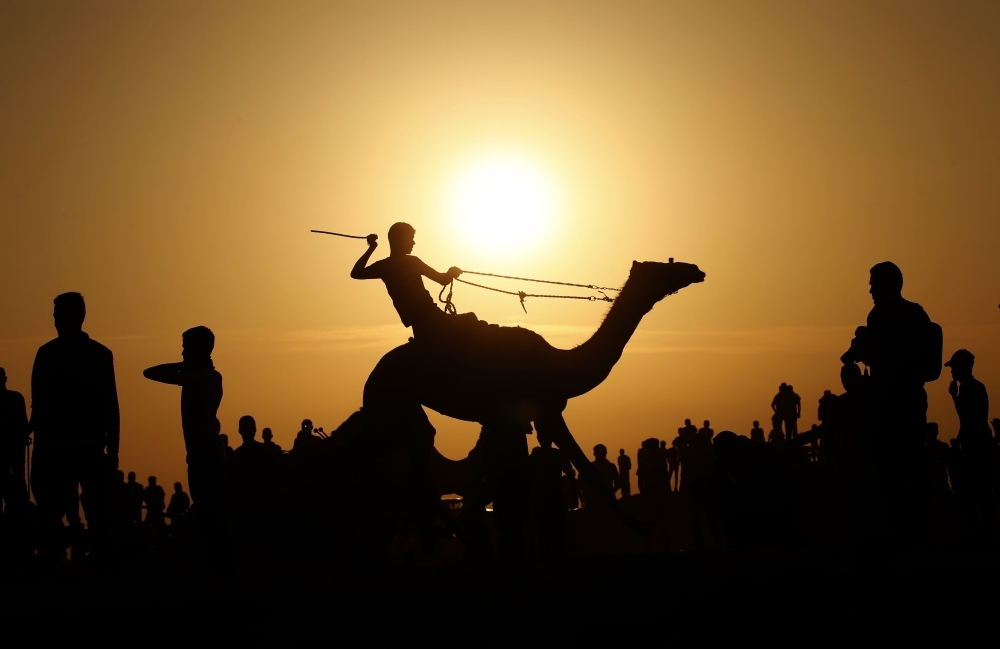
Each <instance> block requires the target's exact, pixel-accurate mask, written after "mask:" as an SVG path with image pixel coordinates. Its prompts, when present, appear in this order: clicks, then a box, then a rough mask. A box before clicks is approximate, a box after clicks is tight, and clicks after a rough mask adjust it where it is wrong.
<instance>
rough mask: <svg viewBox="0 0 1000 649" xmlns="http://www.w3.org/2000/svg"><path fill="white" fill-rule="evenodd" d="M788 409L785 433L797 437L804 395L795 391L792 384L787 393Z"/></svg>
mask: <svg viewBox="0 0 1000 649" xmlns="http://www.w3.org/2000/svg"><path fill="white" fill-rule="evenodd" d="M785 395H786V397H785V398H786V399H787V400H788V401H787V407H788V410H787V411H786V412H785V435H786V436H787V437H788V439H795V438H796V437H797V436H798V434H799V417H801V416H802V397H800V396H799V395H797V394H796V393H795V390H794V389H793V388H792V386H791V385H789V386H788V390H787V391H786V393H785Z"/></svg>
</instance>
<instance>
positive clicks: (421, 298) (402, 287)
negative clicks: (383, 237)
mask: <svg viewBox="0 0 1000 649" xmlns="http://www.w3.org/2000/svg"><path fill="white" fill-rule="evenodd" d="M415 235H416V230H415V229H413V226H411V225H409V224H407V223H394V224H393V225H392V227H390V228H389V256H388V257H386V258H385V259H382V260H381V261H377V262H375V263H374V264H372V265H370V266H367V264H368V260H369V259H370V258H371V256H372V253H373V252H375V248H377V247H378V236H377V235H374V234H370V235H368V250H367V251H365V253H364V254H363V255H361V258H360V259H358V261H357V262H356V263H355V264H354V268H352V269H351V277H352V278H353V279H380V280H382V281H383V282H384V283H385V288H386V290H387V291H388V292H389V297H390V298H392V305H393V306H394V307H396V313H398V314H399V319H400V320H402V322H403V326H404V327H413V337H414V340H418V341H425V340H428V339H431V340H432V341H434V342H443V341H444V338H445V337H446V336H447V333H446V332H447V331H448V330H450V328H451V327H450V325H452V324H453V322H452V321H451V320H450V319H448V318H447V317H446V314H445V313H444V312H443V311H441V310H440V309H438V308H437V306H436V305H435V302H434V298H433V297H431V294H430V293H429V292H428V291H427V289H426V288H425V287H424V282H423V279H422V278H423V277H426V278H428V279H430V280H433V281H435V282H437V283H438V284H440V285H441V286H447V285H448V284H449V283H451V282H452V281H453V280H454V279H455V278H456V277H458V276H459V275H461V274H462V271H461V270H460V269H458V268H456V267H454V266H453V267H451V268H449V269H448V272H447V273H439V272H437V271H436V270H434V269H433V268H431V267H430V266H428V265H427V264H425V263H424V262H423V261H421V260H420V258H419V257H415V256H413V255H411V254H410V253H411V252H412V251H413V246H414V236H415Z"/></svg>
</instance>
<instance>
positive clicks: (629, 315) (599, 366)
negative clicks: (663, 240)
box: [560, 283, 656, 396]
mask: <svg viewBox="0 0 1000 649" xmlns="http://www.w3.org/2000/svg"><path fill="white" fill-rule="evenodd" d="M655 303H656V300H655V299H653V298H649V297H648V296H644V295H642V292H641V291H640V290H638V289H637V288H636V287H635V286H634V285H632V286H630V284H629V283H626V284H625V286H624V287H623V288H622V292H621V294H620V295H619V296H618V299H616V300H615V302H614V304H612V305H611V310H610V311H608V315H607V316H606V317H605V318H604V322H602V323H601V326H600V327H599V328H598V329H597V331H596V332H594V335H593V336H591V337H590V339H589V340H587V342H585V343H583V344H582V345H580V346H579V347H576V348H575V349H571V350H569V351H567V352H565V355H564V359H563V360H564V366H563V367H562V368H560V369H562V370H563V372H562V374H563V377H565V378H564V380H565V381H566V382H567V386H566V387H567V392H569V393H570V394H568V395H567V396H577V395H579V394H583V393H585V392H589V391H590V390H592V389H594V388H595V387H597V386H598V385H599V384H600V383H601V382H602V381H603V380H604V379H605V378H607V376H608V374H609V373H610V372H611V369H612V368H613V367H614V366H615V363H617V362H618V359H620V358H621V355H622V351H624V349H625V345H626V344H627V343H628V341H629V339H630V338H631V337H632V334H633V333H635V330H636V328H637V327H638V326H639V322H641V321H642V318H643V316H645V315H646V314H647V313H649V311H650V309H652V308H653V305H654V304H655Z"/></svg>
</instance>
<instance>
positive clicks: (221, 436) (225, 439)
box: [219, 433, 229, 448]
mask: <svg viewBox="0 0 1000 649" xmlns="http://www.w3.org/2000/svg"><path fill="white" fill-rule="evenodd" d="M219 443H220V444H222V448H226V447H227V446H229V435H226V434H225V433H219Z"/></svg>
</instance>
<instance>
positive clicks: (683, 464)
mask: <svg viewBox="0 0 1000 649" xmlns="http://www.w3.org/2000/svg"><path fill="white" fill-rule="evenodd" d="M697 437H698V427H697V426H695V425H694V424H692V423H691V420H690V419H685V420H684V425H683V426H682V427H681V428H678V429H677V439H676V440H674V441H675V444H674V448H676V449H677V452H678V455H679V456H680V480H679V485H678V487H677V491H687V488H686V487H685V486H684V481H685V480H687V477H686V476H687V474H688V473H690V471H688V466H687V465H688V461H689V459H690V457H691V452H692V449H693V448H694V445H695V441H696V439H697Z"/></svg>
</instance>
